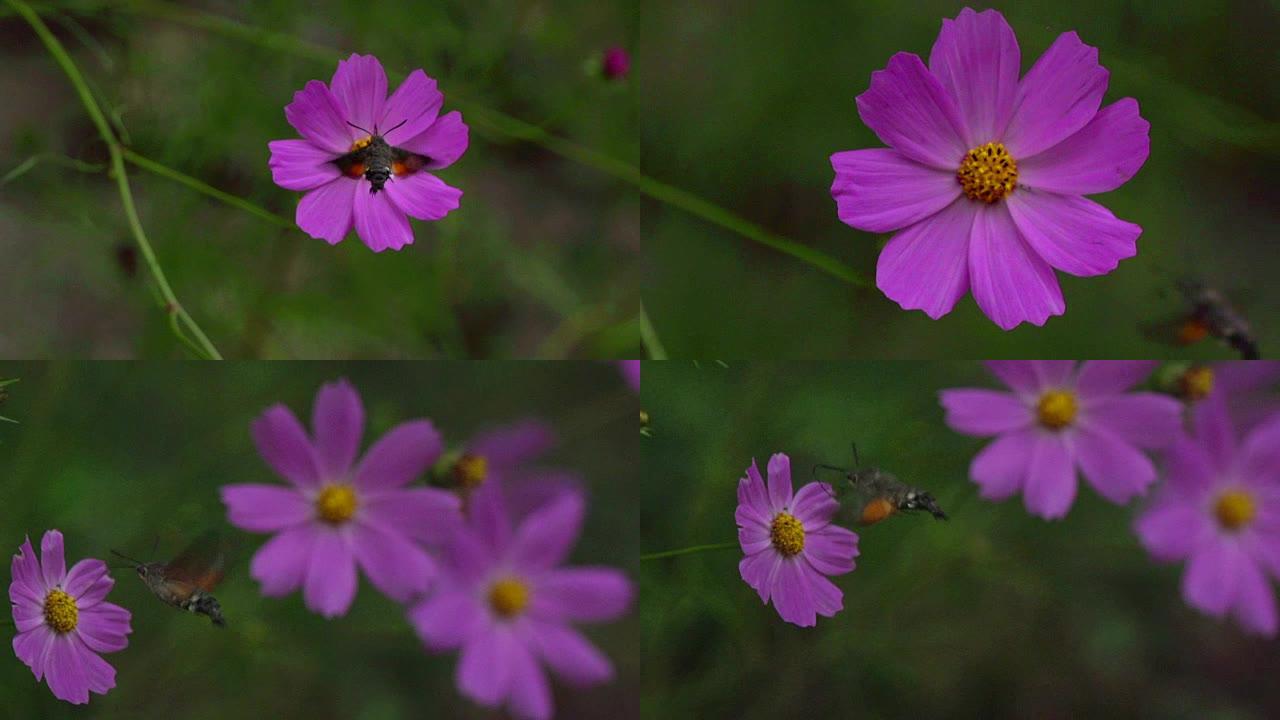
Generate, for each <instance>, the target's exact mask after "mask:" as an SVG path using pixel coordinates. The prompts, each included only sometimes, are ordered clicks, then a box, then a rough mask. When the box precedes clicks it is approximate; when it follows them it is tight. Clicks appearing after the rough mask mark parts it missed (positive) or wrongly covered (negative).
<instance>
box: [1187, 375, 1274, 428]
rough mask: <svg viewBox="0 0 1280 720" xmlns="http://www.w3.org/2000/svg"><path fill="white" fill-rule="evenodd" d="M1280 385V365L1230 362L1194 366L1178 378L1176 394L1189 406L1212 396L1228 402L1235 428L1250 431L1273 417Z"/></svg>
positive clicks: (1228, 410) (1228, 409)
mask: <svg viewBox="0 0 1280 720" xmlns="http://www.w3.org/2000/svg"><path fill="white" fill-rule="evenodd" d="M1277 383H1280V361H1276V360H1227V361H1224V362H1219V363H1213V364H1212V365H1191V366H1189V367H1187V368H1186V369H1184V370H1183V371H1182V372H1181V373H1180V374H1179V375H1178V376H1177V378H1176V388H1175V389H1176V391H1177V393H1178V395H1179V396H1180V397H1181V398H1182V399H1183V400H1185V401H1186V402H1188V403H1191V404H1194V403H1197V402H1200V401H1201V400H1203V399H1205V398H1206V397H1208V396H1209V395H1211V394H1221V395H1223V396H1224V397H1225V398H1226V403H1227V412H1228V413H1230V415H1231V421H1232V424H1233V425H1234V426H1235V427H1236V428H1237V429H1239V430H1241V431H1246V430H1248V429H1249V428H1251V427H1253V426H1254V425H1256V424H1257V423H1258V422H1259V421H1260V420H1262V419H1263V418H1265V417H1267V416H1269V415H1270V414H1271V413H1272V412H1273V411H1275V410H1276V409H1277V408H1280V402H1278V401H1277V397H1276V395H1275V394H1274V393H1272V392H1270V390H1271V389H1272V388H1274V387H1275V386H1276V384H1277Z"/></svg>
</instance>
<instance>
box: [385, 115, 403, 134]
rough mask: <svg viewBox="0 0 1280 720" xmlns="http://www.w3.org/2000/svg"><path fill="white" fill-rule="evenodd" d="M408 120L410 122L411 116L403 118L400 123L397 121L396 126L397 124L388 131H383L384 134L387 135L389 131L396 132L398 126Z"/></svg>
mask: <svg viewBox="0 0 1280 720" xmlns="http://www.w3.org/2000/svg"><path fill="white" fill-rule="evenodd" d="M407 122H409V118H405V119H403V120H401V121H400V122H399V123H397V124H396V126H395V127H393V128H391V129H390V130H388V131H387V132H386V133H383V134H384V135H386V134H387V133H391V132H395V130H396V128H399V127H400V126H401V125H403V124H405V123H407Z"/></svg>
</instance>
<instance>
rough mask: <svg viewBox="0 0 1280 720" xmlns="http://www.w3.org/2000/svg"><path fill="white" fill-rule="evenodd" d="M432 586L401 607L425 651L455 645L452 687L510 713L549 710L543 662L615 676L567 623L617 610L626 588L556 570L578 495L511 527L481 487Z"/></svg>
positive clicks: (570, 538) (566, 672) (613, 575)
mask: <svg viewBox="0 0 1280 720" xmlns="http://www.w3.org/2000/svg"><path fill="white" fill-rule="evenodd" d="M469 507H470V511H469V513H468V521H467V523H466V526H465V527H464V528H463V529H462V530H461V531H459V532H457V533H455V534H454V537H453V538H452V540H451V542H449V544H448V546H447V550H446V552H445V554H444V556H443V559H442V563H441V566H442V567H441V571H442V572H441V580H440V582H438V583H436V586H435V587H436V589H435V592H434V593H433V594H432V595H431V596H429V597H428V598H427V599H426V600H425V601H423V602H421V603H419V604H418V605H416V606H414V607H413V608H412V609H411V610H410V611H409V619H410V621H411V622H412V623H413V625H414V627H415V628H416V629H417V632H418V634H419V635H420V636H421V637H422V640H423V642H424V643H426V646H427V647H428V648H430V649H431V650H436V651H441V650H451V649H454V648H461V650H462V656H461V658H460V660H459V662H458V670H457V683H458V689H459V690H460V691H461V692H462V693H463V694H464V695H466V696H467V697H469V698H471V699H473V700H475V701H476V702H478V703H480V704H481V705H484V706H487V707H498V706H500V705H506V706H507V707H508V708H509V709H510V711H511V713H512V714H513V715H514V716H515V717H518V718H531V719H533V720H541V719H543V718H549V717H551V714H552V703H551V688H550V686H549V684H548V682H547V678H546V675H545V673H544V671H543V666H546V667H548V668H550V669H551V670H552V671H553V672H555V673H556V675H558V676H559V677H560V678H562V679H563V680H564V681H566V682H568V683H571V684H573V685H593V684H597V683H602V682H606V681H608V680H609V679H611V678H612V677H613V666H612V664H611V663H610V662H609V659H608V658H607V657H605V656H604V654H603V653H601V652H600V651H599V650H598V649H596V648H595V646H593V645H592V644H591V642H590V641H588V640H587V639H586V638H585V637H583V636H582V635H581V634H579V633H578V631H577V630H575V629H573V627H572V625H571V623H577V622H601V621H606V620H612V619H614V618H617V617H619V616H621V615H622V614H623V613H624V612H626V610H627V608H628V607H629V606H630V605H631V600H632V598H633V596H634V591H633V588H632V585H631V583H630V581H628V580H627V578H626V576H625V575H623V573H622V572H620V571H618V570H615V569H613V568H606V567H573V568H567V567H562V564H563V563H564V561H565V559H566V558H567V557H568V555H569V551H570V550H571V549H572V548H573V545H574V542H575V541H576V540H577V539H578V533H579V532H580V530H581V529H582V517H583V512H584V509H585V503H584V501H583V497H582V494H581V493H577V492H571V493H565V494H562V495H560V496H558V497H557V498H556V499H555V500H553V501H552V502H551V503H550V504H548V505H545V506H543V507H541V508H539V509H538V510H536V511H534V512H533V513H531V514H530V515H529V516H528V517H526V518H525V519H524V520H523V521H521V522H519V524H515V525H513V523H512V518H511V517H510V516H509V515H508V514H507V511H506V508H505V503H504V499H503V493H502V488H501V487H500V486H498V485H496V484H492V483H490V484H486V485H484V486H482V487H481V488H479V489H478V490H477V491H476V493H475V494H474V495H472V496H471V500H470V505H469Z"/></svg>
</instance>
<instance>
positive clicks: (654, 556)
mask: <svg viewBox="0 0 1280 720" xmlns="http://www.w3.org/2000/svg"><path fill="white" fill-rule="evenodd" d="M736 547H741V546H740V545H739V544H738V543H737V542H724V543H712V544H710V545H690V546H689V547H685V548H679V549H677V550H663V551H662V552H654V553H646V554H644V555H641V556H640V559H641V560H658V559H660V558H669V557H676V556H677V555H691V554H693V553H696V552H702V551H704V550H728V549H729V548H736Z"/></svg>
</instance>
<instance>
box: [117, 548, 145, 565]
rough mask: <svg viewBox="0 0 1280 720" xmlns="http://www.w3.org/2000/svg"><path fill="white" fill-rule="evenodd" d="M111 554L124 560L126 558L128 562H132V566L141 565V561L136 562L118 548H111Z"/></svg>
mask: <svg viewBox="0 0 1280 720" xmlns="http://www.w3.org/2000/svg"><path fill="white" fill-rule="evenodd" d="M111 554H112V555H115V556H116V557H120V558H123V559H125V560H128V561H129V562H131V563H133V566H134V567H137V566H138V565H141V564H142V563H140V562H138V561H137V560H134V559H133V558H131V557H129V556H128V555H125V554H124V553H122V552H120V551H119V550H115V549H113V550H112V551H111Z"/></svg>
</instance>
